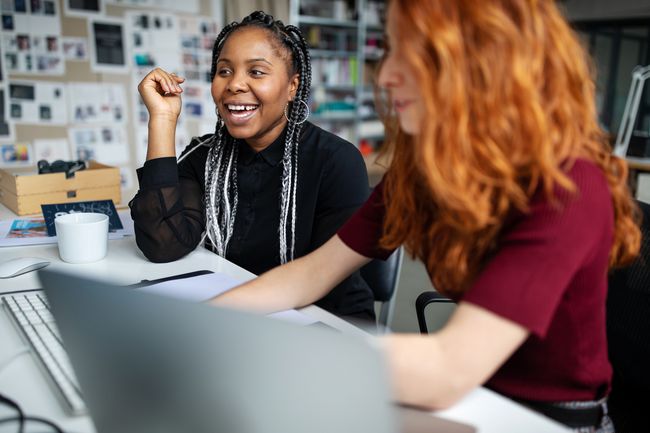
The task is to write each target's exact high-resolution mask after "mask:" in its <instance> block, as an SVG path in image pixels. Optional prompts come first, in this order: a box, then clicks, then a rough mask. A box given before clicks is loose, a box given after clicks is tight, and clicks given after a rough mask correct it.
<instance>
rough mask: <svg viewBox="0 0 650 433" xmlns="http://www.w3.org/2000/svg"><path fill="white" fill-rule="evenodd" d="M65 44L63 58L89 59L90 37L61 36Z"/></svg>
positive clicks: (62, 42)
mask: <svg viewBox="0 0 650 433" xmlns="http://www.w3.org/2000/svg"><path fill="white" fill-rule="evenodd" d="M61 44H62V45H63V48H62V49H63V58H65V59H66V60H73V61H74V60H76V61H82V62H85V61H88V39H86V38H75V37H72V36H64V37H62V38H61Z"/></svg>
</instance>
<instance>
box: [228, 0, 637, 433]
mask: <svg viewBox="0 0 650 433" xmlns="http://www.w3.org/2000/svg"><path fill="white" fill-rule="evenodd" d="M387 39H388V48H387V53H386V56H385V59H384V62H383V64H382V66H381V70H380V73H379V79H378V84H379V86H380V88H381V89H383V90H384V91H385V92H386V94H387V98H384V99H385V100H387V101H389V102H390V104H389V106H388V107H387V108H388V114H390V116H389V117H388V118H387V120H386V123H387V127H388V131H389V134H388V136H387V143H388V144H389V146H390V148H391V149H392V154H393V158H392V161H391V164H390V167H389V170H388V172H387V174H386V176H385V178H384V179H383V181H382V183H381V184H380V185H379V186H378V187H377V188H376V189H375V191H374V193H373V195H372V196H371V198H370V199H369V200H368V202H367V203H366V204H365V206H364V207H363V208H362V209H360V210H359V211H358V213H357V214H355V215H354V216H353V217H352V219H351V220H350V221H349V222H348V223H347V225H345V226H344V227H343V228H342V229H341V230H340V231H339V233H338V235H336V236H334V237H333V238H332V239H331V240H330V241H328V242H327V243H326V244H325V245H324V246H322V247H321V248H320V249H318V250H316V251H315V252H313V253H312V254H310V255H308V256H305V257H303V258H300V259H298V260H296V261H294V262H291V263H289V264H287V265H285V266H282V267H281V268H277V269H275V270H272V271H270V272H268V273H266V274H264V275H262V276H261V277H260V278H258V279H257V280H255V281H253V282H252V283H250V284H248V285H245V286H243V287H242V288H240V289H237V290H234V291H232V292H230V293H227V294H226V295H224V296H223V297H221V298H217V300H216V301H215V303H218V304H222V305H223V304H226V305H239V306H245V307H247V308H253V309H257V310H263V311H271V310H279V309H285V308H288V307H299V306H303V305H307V304H309V303H311V302H314V301H315V300H317V299H319V298H320V297H322V296H323V294H325V293H327V291H328V290H329V289H330V288H331V287H333V286H334V285H335V284H336V283H337V282H338V281H340V280H342V279H343V278H345V276H346V275H348V274H349V273H350V272H352V271H353V270H355V269H357V268H358V267H360V266H362V265H363V264H365V263H366V262H367V261H368V260H369V259H370V258H372V257H387V256H388V255H389V253H390V252H391V251H392V250H394V249H395V248H397V247H398V246H399V245H401V244H404V245H405V246H406V248H407V249H408V250H409V251H410V252H411V253H412V254H413V255H414V256H415V257H417V258H419V259H421V260H422V261H423V262H424V263H425V264H426V266H427V269H428V271H429V274H430V276H431V280H432V282H433V284H434V285H435V287H436V288H437V290H439V291H440V292H442V293H443V294H446V295H448V296H450V297H452V298H453V299H455V300H456V301H457V302H458V308H457V309H456V311H455V313H454V314H453V316H452V317H451V319H450V320H449V322H448V323H447V325H446V326H445V327H444V328H443V329H442V330H441V331H439V332H437V333H435V334H433V335H428V336H421V335H393V336H389V337H387V338H386V340H385V346H386V350H387V353H388V356H389V360H390V365H391V370H392V373H393V378H394V384H395V389H396V393H397V398H398V399H399V400H400V401H401V402H404V403H408V404H413V405H419V406H423V407H428V408H443V407H446V406H449V405H451V404H453V403H454V402H456V401H457V400H458V399H460V398H461V397H462V396H464V395H465V394H467V393H468V392H469V391H470V390H472V389H474V388H475V387H477V386H480V385H482V384H486V385H487V386H489V387H490V388H492V389H494V390H496V391H498V392H501V393H503V394H505V395H507V396H509V397H512V398H515V399H517V400H519V401H522V402H525V403H526V404H528V405H530V406H532V407H534V408H536V409H538V410H539V411H541V412H544V413H547V414H548V415H549V416H552V417H555V418H556V419H558V420H560V421H561V422H564V423H565V424H567V425H569V426H571V427H573V428H576V429H577V430H578V431H599V432H610V431H613V427H612V424H611V421H610V420H609V418H608V417H607V416H606V398H607V394H608V391H609V387H610V379H611V367H610V364H609V361H608V357H607V341H606V334H605V297H606V292H607V271H608V268H610V267H612V266H617V265H620V264H623V263H626V262H627V261H629V260H630V259H631V258H633V257H634V256H635V255H636V253H637V251H638V248H639V243H640V232H639V229H638V226H637V222H636V212H637V211H636V209H635V207H634V205H633V202H632V199H631V196H630V194H629V192H628V189H627V187H626V174H627V170H626V166H625V164H624V163H623V162H622V161H620V160H618V159H616V158H615V157H613V156H612V155H611V154H610V149H609V147H608V145H607V142H606V138H605V136H604V134H603V132H602V131H601V129H600V127H599V126H598V123H597V118H596V110H595V103H594V82H593V79H592V77H591V75H590V71H589V67H588V60H587V57H586V55H585V52H584V50H583V48H582V47H581V46H580V44H579V43H578V39H577V38H576V36H575V34H574V33H573V32H572V31H571V30H570V28H569V26H568V25H567V23H566V21H565V20H564V18H563V17H562V15H561V13H560V12H559V11H558V9H557V7H556V5H555V1H554V0H453V1H452V0H400V1H399V2H396V1H393V2H391V4H390V7H389V12H388V22H387ZM393 125H395V126H396V127H395V128H391V126H393ZM306 287H309V288H311V291H309V292H307V291H305V288H306ZM280 293H282V295H280Z"/></svg>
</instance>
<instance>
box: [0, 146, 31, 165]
mask: <svg viewBox="0 0 650 433" xmlns="http://www.w3.org/2000/svg"><path fill="white" fill-rule="evenodd" d="M0 155H1V159H0V163H1V164H2V165H3V166H5V167H6V166H24V165H30V163H31V152H30V146H29V144H27V143H22V144H2V145H0Z"/></svg>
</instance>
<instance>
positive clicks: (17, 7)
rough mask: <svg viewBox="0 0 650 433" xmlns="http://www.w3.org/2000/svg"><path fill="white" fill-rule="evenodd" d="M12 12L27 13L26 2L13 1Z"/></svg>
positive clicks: (21, 0)
mask: <svg viewBox="0 0 650 433" xmlns="http://www.w3.org/2000/svg"><path fill="white" fill-rule="evenodd" d="M14 12H21V13H25V12H27V1H26V0H15V1H14Z"/></svg>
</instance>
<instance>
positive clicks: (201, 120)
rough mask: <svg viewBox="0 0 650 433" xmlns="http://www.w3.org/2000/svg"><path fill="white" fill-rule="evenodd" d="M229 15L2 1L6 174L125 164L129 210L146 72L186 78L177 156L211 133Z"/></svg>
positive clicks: (209, 2) (184, 6)
mask: <svg viewBox="0 0 650 433" xmlns="http://www.w3.org/2000/svg"><path fill="white" fill-rule="evenodd" d="M222 12H223V7H222V1H221V0H182V1H178V0H95V1H88V0H0V14H1V23H0V24H1V26H0V27H1V28H0V40H1V44H0V50H1V55H0V105H1V107H0V167H2V168H4V169H10V170H11V171H16V172H29V171H34V172H35V171H36V168H35V167H36V163H37V161H39V160H41V159H45V160H48V161H50V162H51V161H54V160H57V159H63V160H75V159H95V160H97V161H99V162H101V163H105V164H109V165H113V166H118V167H120V171H121V173H122V201H123V204H125V203H127V202H128V201H129V200H130V199H131V197H133V195H134V194H135V191H136V190H137V179H136V176H135V170H136V168H137V167H140V166H141V165H142V163H143V162H144V159H145V155H146V146H147V120H148V118H147V111H146V109H145V107H144V105H143V104H142V102H141V100H140V98H139V95H138V93H137V85H138V83H139V82H140V80H141V79H142V77H143V76H144V75H146V73H148V72H149V71H150V70H151V69H153V68H154V67H156V66H160V67H162V68H164V69H166V70H169V71H173V72H176V73H178V74H179V75H182V76H184V77H186V78H187V81H186V83H185V84H184V93H183V110H182V114H181V119H180V121H179V124H178V127H177V130H176V147H177V152H180V151H181V150H182V149H183V148H184V147H185V146H186V145H187V144H188V143H189V141H190V139H191V137H192V136H194V135H200V134H204V133H207V132H211V131H213V130H214V124H215V120H216V116H215V113H214V103H213V102H212V97H211V96H210V82H209V68H210V62H211V50H212V44H213V42H214V39H215V37H216V34H217V33H218V32H219V30H220V29H221V28H222V26H223V17H222Z"/></svg>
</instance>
